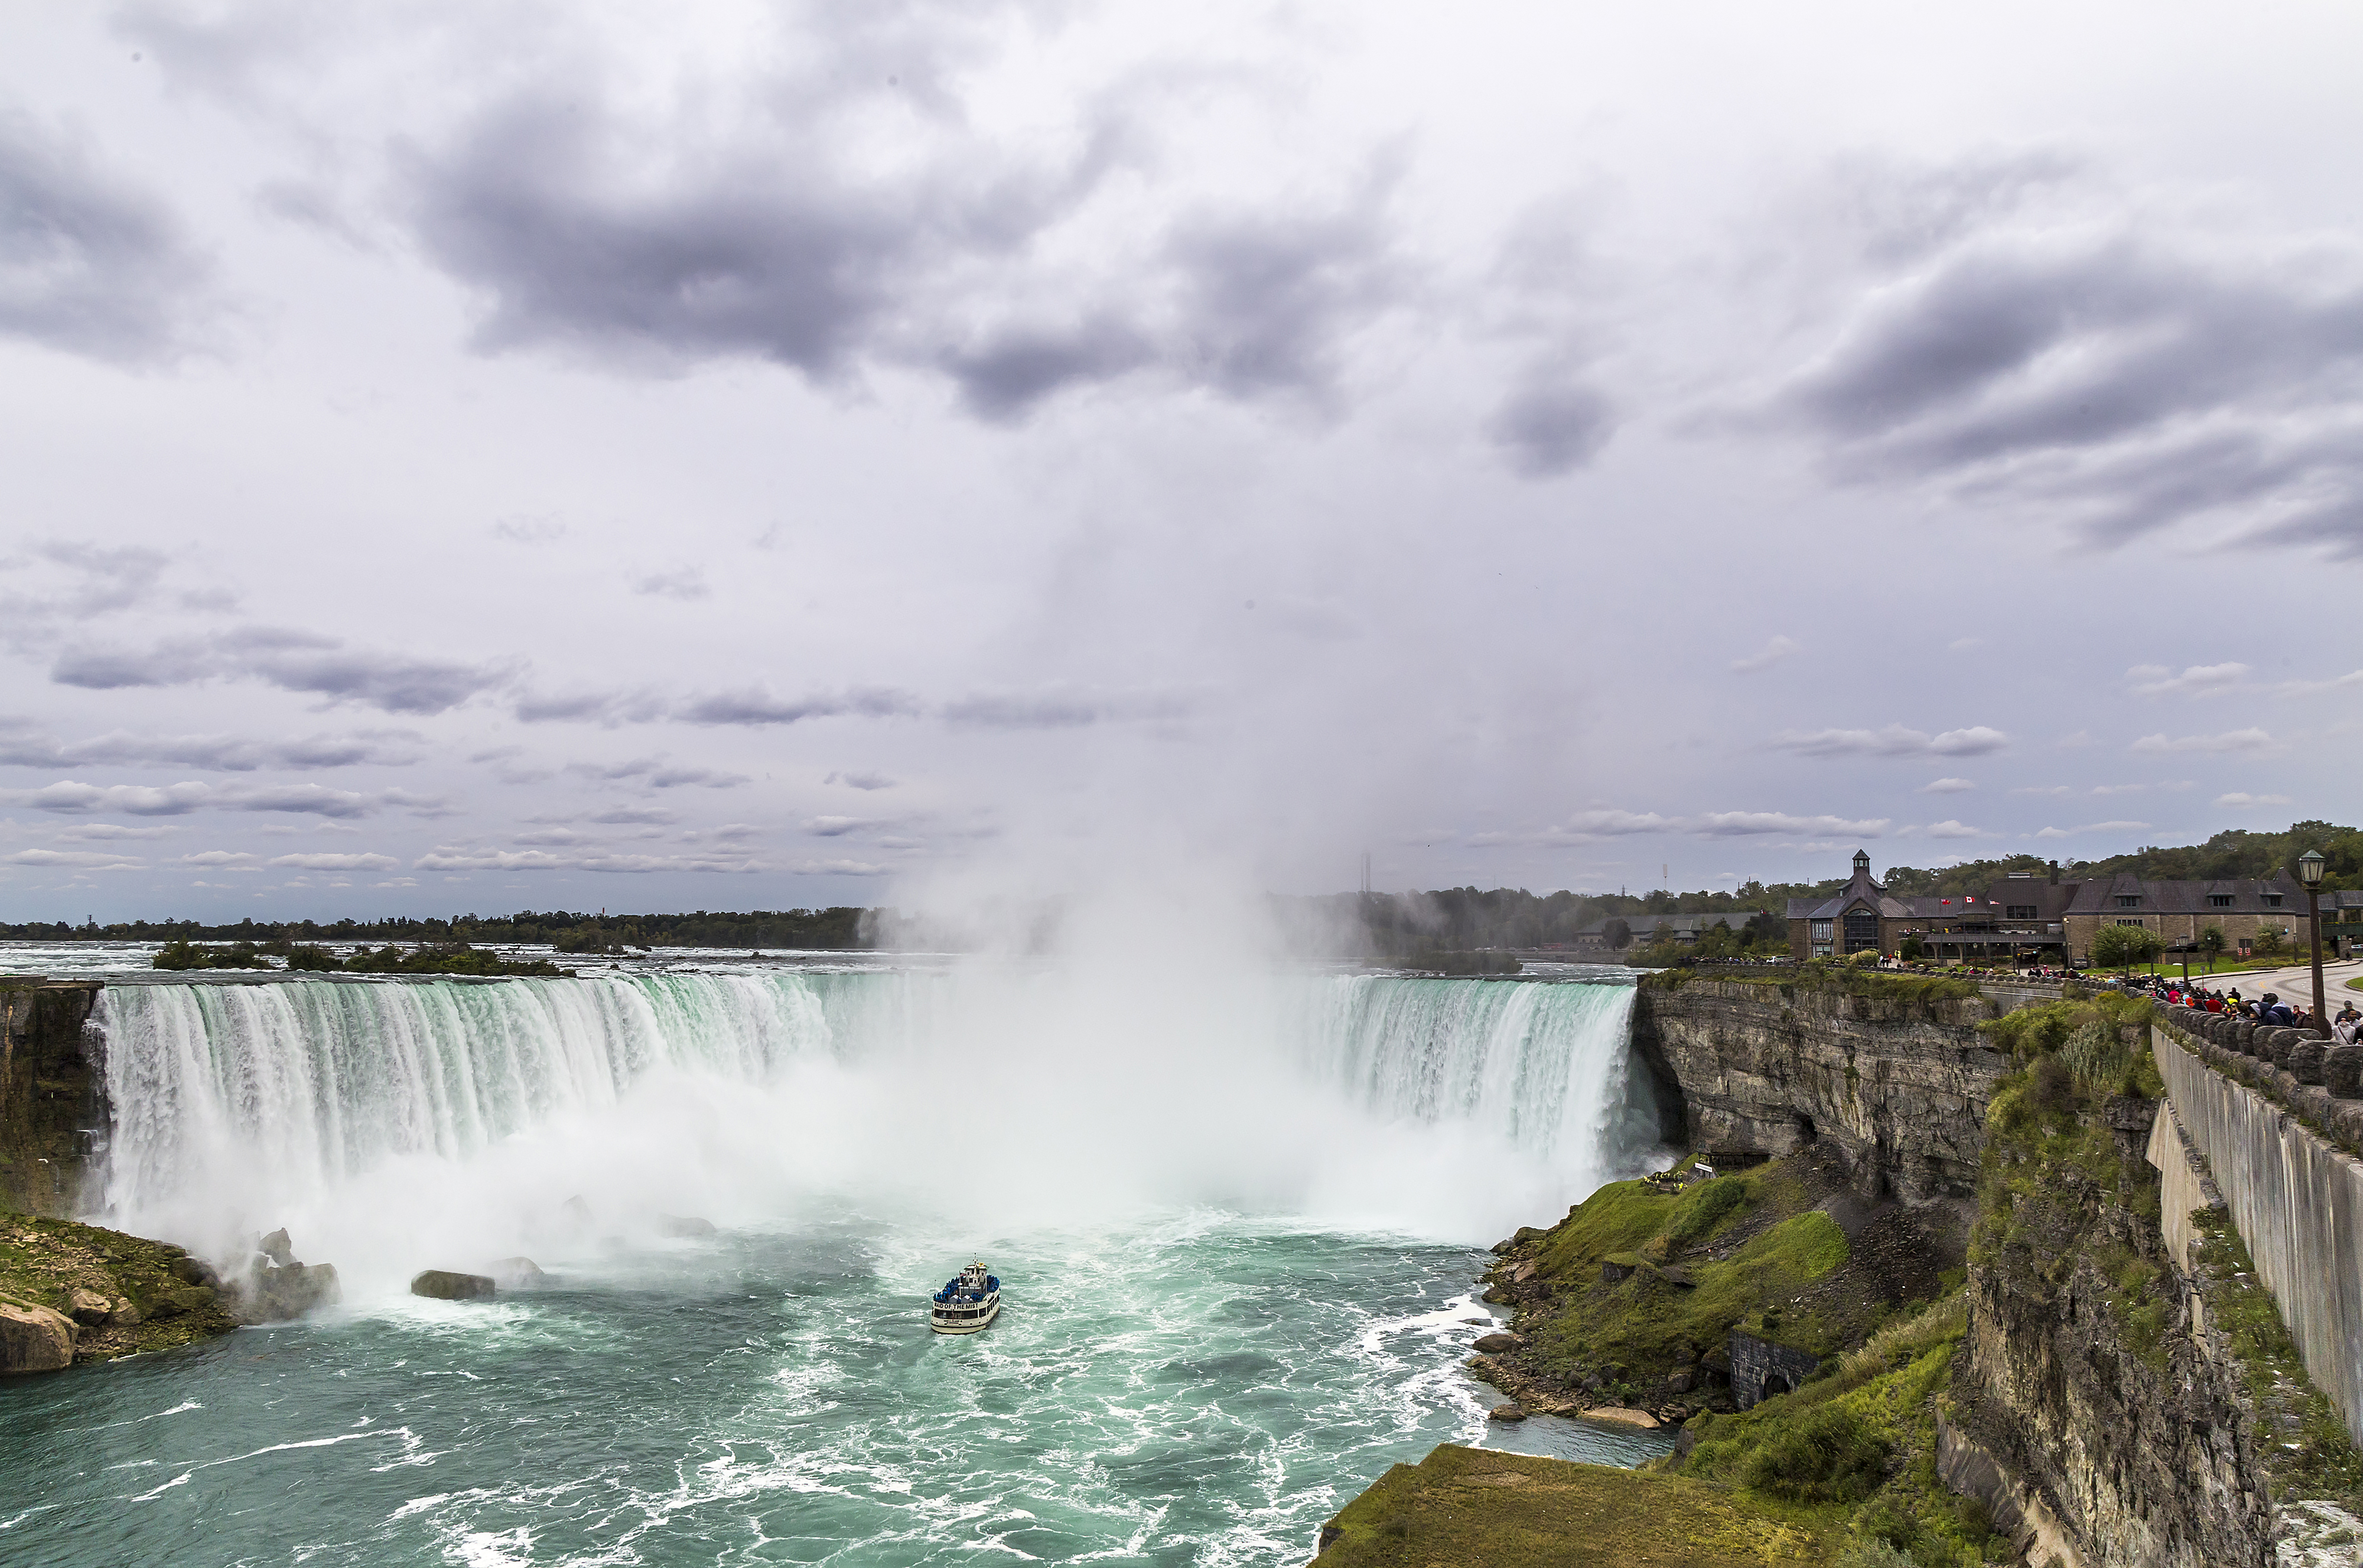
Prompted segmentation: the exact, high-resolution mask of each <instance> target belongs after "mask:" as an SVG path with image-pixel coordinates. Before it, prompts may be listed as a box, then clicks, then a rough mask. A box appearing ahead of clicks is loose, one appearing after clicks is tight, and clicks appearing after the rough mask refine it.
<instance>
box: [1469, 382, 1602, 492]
mask: <svg viewBox="0 0 2363 1568" xmlns="http://www.w3.org/2000/svg"><path fill="white" fill-rule="evenodd" d="M1615 433H1616V411H1615V406H1614V404H1613V403H1611V402H1610V401H1609V398H1608V395H1607V394H1605V393H1603V392H1602V391H1601V390H1600V389H1599V388H1597V387H1594V386H1591V385H1588V384H1584V383H1581V382H1535V383H1530V384H1526V385H1525V386H1522V387H1520V388H1519V389H1518V390H1516V391H1515V392H1513V393H1512V394H1511V395H1509V396H1508V397H1506V398H1504V399H1503V402H1502V406H1500V407H1499V408H1497V409H1495V410H1494V412H1493V415H1492V417H1491V418H1490V419H1488V420H1487V421H1486V422H1485V434H1486V436H1487V437H1488V438H1489V439H1491V440H1492V443H1493V444H1494V445H1495V446H1496V447H1498V448H1500V449H1501V450H1502V451H1503V454H1504V455H1505V456H1506V457H1507V458H1508V460H1509V463H1510V466H1511V468H1512V469H1514V470H1515V471H1516V472H1517V473H1520V474H1523V475H1524V476H1525V477H1526V478H1528V479H1556V478H1557V477H1559V475H1560V474H1562V473H1572V472H1574V471H1575V470H1576V469H1579V468H1581V467H1582V466H1583V465H1584V464H1586V463H1588V462H1591V461H1592V459H1593V458H1594V457H1596V456H1598V455H1599V453H1600V449H1601V448H1603V447H1604V446H1606V445H1607V444H1608V438H1609V437H1611V436H1613V435H1614V434H1615Z"/></svg>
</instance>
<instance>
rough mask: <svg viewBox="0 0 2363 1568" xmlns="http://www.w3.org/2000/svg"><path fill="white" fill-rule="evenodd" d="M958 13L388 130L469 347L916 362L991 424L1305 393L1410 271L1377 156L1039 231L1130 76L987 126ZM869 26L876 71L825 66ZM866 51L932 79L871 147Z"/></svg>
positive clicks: (853, 24) (846, 19)
mask: <svg viewBox="0 0 2363 1568" xmlns="http://www.w3.org/2000/svg"><path fill="white" fill-rule="evenodd" d="M973 11H974V8H969V10H968V11H967V12H963V11H962V10H960V8H944V7H933V6H904V7H891V8H878V11H877V17H876V18H872V17H854V16H852V15H851V14H849V12H847V11H845V10H843V9H841V8H840V9H837V10H834V11H832V12H831V13H830V14H829V15H828V16H827V17H826V21H827V26H826V28H825V29H823V30H820V31H818V32H816V33H815V37H814V38H813V39H812V40H811V48H810V49H809V50H807V51H805V53H806V60H807V63H804V64H802V65H797V66H782V65H780V64H778V63H776V62H774V63H772V64H771V65H768V66H766V67H764V68H762V69H761V70H760V71H758V72H753V73H750V75H749V77H748V78H747V79H746V80H745V81H743V82H741V83H737V84H735V85H734V84H729V83H713V82H709V83H704V84H703V86H702V87H701V89H700V90H698V91H697V92H696V93H693V94H685V95H682V96H681V97H680V98H679V99H678V100H677V101H676V103H675V105H674V106H672V107H671V108H670V109H669V110H666V111H663V112H660V113H658V114H654V115H651V114H649V113H646V112H644V111H642V110H640V109H638V108H630V107H627V106H624V103H623V100H622V98H621V96H620V95H618V96H616V97H614V98H611V97H609V96H607V95H605V94H604V92H603V90H602V86H601V84H600V83H598V82H596V81H595V80H576V81H573V82H571V83H569V84H568V85H567V88H566V90H565V91H564V93H563V94H560V93H556V92H549V91H539V90H537V91H531V92H526V93H520V94H516V95H512V96H509V97H508V98H506V99H505V100H503V101H499V102H495V103H492V104H490V105H488V106H485V107H484V108H483V110H482V112H480V113H478V114H477V115H476V116H474V117H472V118H471V120H469V121H468V122H467V123H466V124H465V126H464V127H463V128H461V129H460V131H459V132H458V133H457V134H456V135H451V136H448V137H441V138H436V139H429V140H427V141H421V142H416V143H413V144H410V145H408V146H407V147H405V150H404V151H403V153H402V155H401V157H400V159H399V163H400V174H399V176H398V180H397V183H398V184H399V185H400V186H402V187H403V188H404V189H405V190H406V191H407V193H408V217H409V220H410V221H411V223H412V224H413V225H414V227H415V228H416V234H417V236H418V238H419V239H420V241H421V243H422V245H423V247H424V249H425V250H426V252H427V254H428V255H429V256H430V257H431V258H432V259H433V260H434V261H436V262H437V263H438V265H439V266H441V267H442V268H443V269H444V270H445V271H446V272H449V274H450V275H451V276H453V277H455V278H456V279H458V280H459V281H460V283H461V284H464V285H466V286H468V287H469V288H471V289H472V290H473V291H474V292H475V293H476V294H477V295H478V296H479V298H480V299H481V300H482V302H483V313H482V317H481V319H480V321H479V323H478V326H477V328H476V332H475V339H474V340H475V343H476V346H477V347H478V348H479V349H480V350H484V351H487V352H503V351H508V350H525V349H554V350H560V351H561V352H572V353H578V354H582V355H586V356H589V357H591V358H594V359H595V360H598V361H604V362H606V363H608V364H611V365H615V366H616V367H618V368H621V369H625V370H627V371H643V372H650V373H673V372H677V371H679V370H681V369H683V368H685V367H687V366H689V365H693V364H695V363H697V362H700V361H705V360H710V359H714V358H717V357H719V358H731V357H745V358H753V359H760V360H765V361H771V362H773V363H775V364H779V365H782V366H783V367H786V368H788V369H791V370H793V371H795V372H798V373H801V374H803V375H804V376H805V377H807V378H809V379H811V380H812V381H815V382H816V383H820V384H847V383H849V382H850V381H851V380H852V379H853V378H854V377H856V376H857V375H858V374H859V373H860V372H861V371H862V370H863V369H865V368H867V367H870V366H871V365H882V366H896V367H906V368H916V369H924V370H929V371H933V372H935V373H938V374H941V375H942V376H944V377H946V378H947V379H948V380H949V382H950V383H951V384H952V385H953V387H954V388H955V389H956V390H957V392H958V394H959V395H960V400H961V402H962V404H963V405H964V406H966V407H967V408H968V410H969V411H970V412H971V413H972V414H974V415H976V416H977V417H982V418H985V419H988V420H994V421H1004V422H1006V421H1012V420H1015V419H1019V418H1022V417H1025V416H1026V414H1027V413H1028V412H1030V411H1031V410H1032V409H1034V408H1035V407H1036V406H1038V405H1039V404H1041V403H1042V402H1043V401H1044V400H1046V399H1048V398H1050V397H1052V396H1054V395H1058V394H1059V393H1060V392H1061V391H1063V390H1066V389H1069V388H1073V387H1080V386H1087V385H1092V384H1100V383H1104V382H1108V381H1111V380H1115V379H1116V378H1119V377H1123V376H1126V375H1131V374H1134V373H1158V374H1160V375H1162V376H1163V377H1165V378H1167V379H1169V380H1170V381H1173V382H1177V383H1179V384H1182V385H1185V386H1195V387H1204V388H1206V389H1209V390H1211V391H1213V392H1215V393H1216V394H1217V395H1223V396H1226V397H1231V398H1257V397H1262V396H1265V395H1271V394H1275V393H1280V394H1298V395H1312V396H1313V397H1315V399H1326V397H1327V396H1328V395H1330V393H1331V391H1332V389H1333V385H1334V380H1335V373H1336V370H1337V359H1338V355H1339V353H1340V351H1341V349H1342V346H1343V344H1344V343H1345V341H1346V340H1347V339H1348V338H1349V337H1350V335H1351V334H1352V333H1354V332H1355V331H1357V330H1359V328H1362V327H1364V326H1366V325H1367V324H1369V323H1370V321H1372V320H1374V319H1376V318H1377V317H1379V316H1381V315H1382V314H1384V313H1385V312H1386V311H1388V310H1390V309H1392V308H1393V307H1395V306H1397V305H1399V304H1400V303H1402V301H1403V299H1404V297H1405V296H1406V294H1407V289H1408V284H1407V270H1406V268H1405V265H1404V263H1403V261H1401V259H1400V257H1399V255H1398V250H1397V245H1396V240H1395V233H1394V225H1393V223H1392V217H1391V213H1390V210H1389V208H1390V204H1391V201H1392V193H1393V190H1394V186H1395V184H1396V182H1397V178H1398V167H1397V166H1398V164H1399V163H1400V161H1401V160H1400V159H1399V158H1397V157H1394V156H1392V155H1385V154H1382V155H1381V156H1380V157H1378V158H1377V159H1375V160H1372V161H1370V163H1369V165H1368V166H1367V167H1365V168H1364V169H1362V170H1360V171H1359V172H1356V173H1354V174H1352V175H1350V176H1348V184H1347V185H1346V186H1345V188H1343V189H1342V190H1340V191H1338V192H1336V193H1334V194H1332V195H1329V196H1327V197H1326V198H1322V197H1317V196H1316V197H1315V198H1313V199H1298V200H1296V201H1295V202H1294V203H1293V204H1292V206H1288V207H1286V208H1272V207H1270V206H1204V207H1202V208H1200V209H1198V210H1195V211H1193V212H1189V213H1187V214H1185V215H1184V216H1182V217H1180V218H1179V219H1178V220H1174V221H1171V222H1170V223H1167V222H1164V220H1163V217H1162V211H1161V208H1160V207H1159V206H1156V205H1154V204H1152V205H1151V206H1149V207H1148V209H1147V210H1146V214H1144V213H1143V212H1142V211H1141V210H1140V209H1138V208H1137V206H1135V205H1134V204H1133V203H1131V202H1130V201H1129V199H1128V198H1127V197H1125V196H1117V197H1113V198H1111V205H1112V206H1113V210H1114V214H1115V216H1114V217H1112V219H1111V220H1110V222H1111V223H1112V225H1113V227H1112V228H1109V230H1108V231H1107V232H1104V233H1095V234H1094V237H1093V242H1092V243H1091V244H1090V245H1088V246H1087V247H1085V248H1083V249H1082V250H1081V251H1080V252H1078V251H1077V250H1076V249H1075V248H1074V247H1072V246H1068V245H1061V244H1059V239H1060V238H1061V237H1062V236H1063V235H1064V234H1065V233H1066V232H1067V230H1068V228H1069V226H1070V225H1071V224H1072V223H1074V222H1078V221H1086V220H1087V217H1086V215H1092V216H1096V215H1097V213H1098V210H1099V209H1098V208H1097V207H1096V206H1094V204H1095V203H1096V201H1097V198H1098V197H1099V195H1100V194H1101V192H1102V191H1103V189H1104V187H1105V185H1106V183H1107V178H1106V177H1107V176H1108V174H1109V173H1110V172H1112V171H1114V170H1115V169H1117V168H1120V167H1123V168H1134V169H1140V168H1146V167H1148V162H1147V161H1146V160H1145V159H1144V158H1143V157H1142V156H1141V155H1140V154H1141V149H1142V147H1143V145H1144V144H1145V141H1146V140H1147V139H1148V132H1147V131H1146V129H1145V128H1144V127H1143V125H1142V124H1141V117H1142V116H1143V115H1145V114H1147V113H1148V112H1149V102H1150V99H1149V97H1148V96H1138V97H1136V96H1133V95H1126V94H1121V93H1109V94H1105V95H1101V96H1099V97H1097V98H1096V99H1093V100H1087V101H1085V102H1084V104H1083V105H1082V111H1081V114H1080V116H1079V120H1078V123H1077V125H1076V126H1075V128H1074V132H1073V135H1072V136H1071V138H1069V139H1068V141H1069V144H1068V145H1064V146H1060V147H1058V148H1056V149H1055V150H1046V146H1045V144H1044V143H1043V142H1041V141H1040V140H1038V139H1027V140H1024V141H1012V142H1010V143H1008V144H1005V145H1004V144H1001V143H997V142H995V141H994V140H993V139H989V138H987V137H986V136H983V135H982V134H980V133H979V132H978V131H977V130H976V129H975V128H974V127H973V124H972V123H971V120H970V119H969V117H968V116H967V115H966V113H965V112H964V108H963V106H962V104H961V102H960V95H959V93H958V91H957V89H956V86H955V76H956V72H957V71H958V70H959V68H960V66H961V65H963V64H964V63H966V61H968V60H969V59H970V58H971V55H972V54H974V53H975V51H977V50H980V49H982V47H983V44H982V39H983V36H984V31H985V29H982V28H977V27H976V26H975V25H974V24H975V21H976V17H974V15H973ZM923 17H924V18H926V19H925V20H924V22H923V21H922V20H921V18H923ZM873 22H875V23H876V24H877V25H882V26H883V27H884V28H888V29H889V30H892V31H893V32H894V33H895V34H896V38H897V41H896V42H895V43H893V45H891V46H889V45H882V44H880V43H879V42H878V41H877V36H876V35H873V34H872V33H871V31H870V28H871V27H872V25H873ZM871 50H881V51H882V52H880V53H879V54H877V56H876V63H877V66H878V70H877V71H876V72H874V73H873V71H872V70H871V67H870V66H868V65H862V66H856V67H850V68H849V66H848V65H847V63H846V62H847V61H849V60H854V59H863V58H867V57H869V55H870V52H871ZM782 58H787V57H784V56H783V57H782ZM886 72H892V73H893V74H895V75H896V76H897V77H898V79H899V80H900V81H901V82H902V83H915V82H921V81H924V82H926V83H929V84H930V85H928V86H927V87H926V89H925V90H924V91H920V90H915V89H914V88H912V87H910V86H908V85H904V86H903V87H901V88H900V89H899V90H898V91H896V92H894V93H893V95H892V97H891V101H892V104H893V109H894V112H895V113H896V114H897V115H898V116H899V117H904V118H905V121H906V126H907V129H908V131H909V139H908V140H907V141H906V142H905V143H904V149H903V156H901V157H899V158H898V159H897V160H895V161H894V163H893V166H892V167H891V169H887V168H882V167H881V166H880V165H878V164H877V163H875V162H874V161H863V160H861V159H860V157H859V155H858V154H857V153H856V152H855V151H854V150H853V149H855V148H857V147H859V146H860V144H861V142H862V140H863V137H862V136H861V135H860V134H859V133H858V132H856V131H854V130H852V129H850V128H849V122H852V121H857V120H861V119H863V118H865V117H870V116H872V115H874V113H875V112H876V109H877V107H878V106H879V100H880V98H881V90H880V87H879V82H880V77H881V75H882V74H884V73H886ZM915 106H920V107H921V112H920V113H918V114H917V115H916V116H915V117H914V116H912V115H911V113H910V112H911V110H912V109H913V108H914V107H915ZM717 128H723V129H717ZM1160 224H1161V225H1162V227H1161V228H1160V227H1159V225H1160ZM1079 257H1080V259H1078V258H1079Z"/></svg>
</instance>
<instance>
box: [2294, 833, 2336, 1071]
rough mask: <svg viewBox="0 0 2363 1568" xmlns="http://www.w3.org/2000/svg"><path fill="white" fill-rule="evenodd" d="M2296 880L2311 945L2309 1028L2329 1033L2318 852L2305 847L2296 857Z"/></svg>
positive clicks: (2320, 869)
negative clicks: (2302, 887) (2302, 896)
mask: <svg viewBox="0 0 2363 1568" xmlns="http://www.w3.org/2000/svg"><path fill="white" fill-rule="evenodd" d="M2297 874H2298V880H2299V881H2301V882H2302V883H2304V884H2305V924H2306V929H2307V931H2308V933H2309V934H2310V935H2311V936H2312V938H2313V1027H2314V1029H2315V1032H2317V1033H2319V1034H2322V1035H2324V1036H2325V1037H2326V1036H2327V1035H2328V1034H2329V1033H2330V1014H2329V1011H2328V1007H2327V1004H2325V1003H2324V1001H2323V998H2322V851H2320V850H2308V851H2306V852H2305V853H2303V854H2302V855H2300V856H2298V858H2297Z"/></svg>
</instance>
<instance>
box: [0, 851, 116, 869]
mask: <svg viewBox="0 0 2363 1568" xmlns="http://www.w3.org/2000/svg"><path fill="white" fill-rule="evenodd" d="M8 863H9V864H10V865H19V866H71V867H73V868H75V869H77V870H82V871H139V870H141V869H143V867H144V862H139V861H136V860H126V859H124V858H123V857H122V856H121V855H110V854H103V853H99V852H97V851H83V850H19V851H17V852H16V853H15V854H13V855H10V856H9V857H8Z"/></svg>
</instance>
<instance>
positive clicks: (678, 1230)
mask: <svg viewBox="0 0 2363 1568" xmlns="http://www.w3.org/2000/svg"><path fill="white" fill-rule="evenodd" d="M657 1234H658V1235H660V1236H711V1235H713V1234H714V1221H712V1220H710V1219H700V1218H697V1217H696V1216H694V1215H682V1214H660V1215H658V1216H657Z"/></svg>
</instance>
